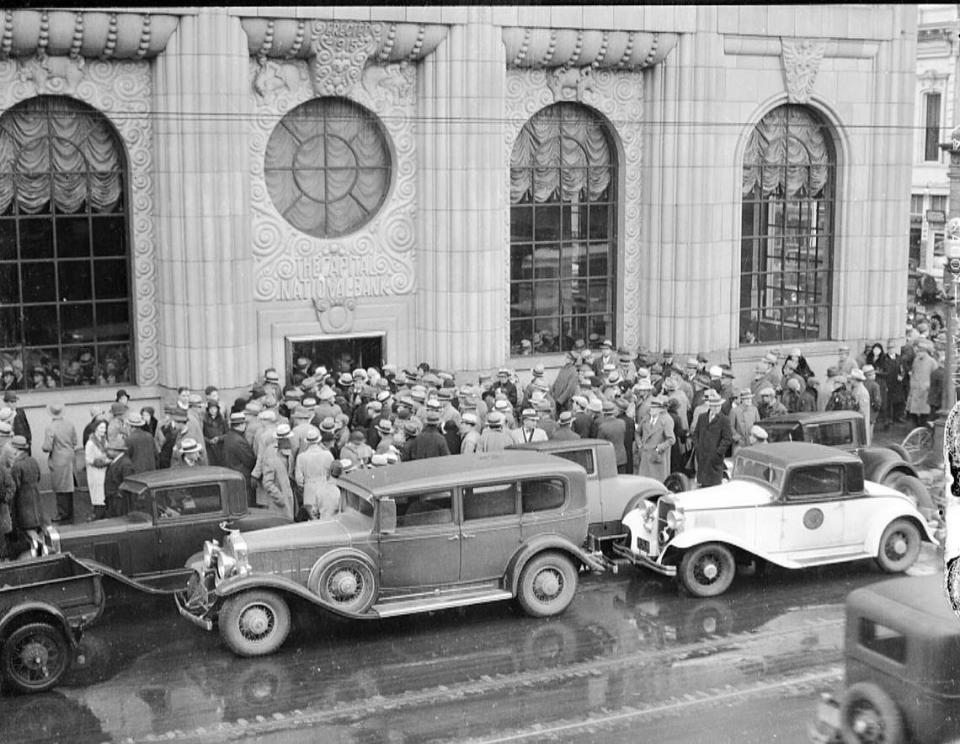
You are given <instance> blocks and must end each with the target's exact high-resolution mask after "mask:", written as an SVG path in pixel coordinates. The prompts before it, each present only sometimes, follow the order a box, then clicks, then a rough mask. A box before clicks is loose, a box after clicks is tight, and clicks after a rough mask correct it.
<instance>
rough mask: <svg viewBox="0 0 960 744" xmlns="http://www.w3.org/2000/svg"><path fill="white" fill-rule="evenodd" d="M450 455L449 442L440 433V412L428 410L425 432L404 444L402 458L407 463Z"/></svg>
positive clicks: (425, 419)
mask: <svg viewBox="0 0 960 744" xmlns="http://www.w3.org/2000/svg"><path fill="white" fill-rule="evenodd" d="M449 454H450V448H449V447H448V446H447V440H446V438H445V437H444V436H443V434H442V433H441V431H440V412H439V411H434V410H430V409H428V410H427V412H426V414H425V418H424V425H423V431H421V432H420V433H419V434H417V435H416V436H415V437H413V438H412V439H408V440H407V441H406V442H404V444H403V449H402V450H401V452H400V456H401V458H402V459H403V461H404V462H407V461H409V460H423V459H426V458H428V457H442V456H443V455H449Z"/></svg>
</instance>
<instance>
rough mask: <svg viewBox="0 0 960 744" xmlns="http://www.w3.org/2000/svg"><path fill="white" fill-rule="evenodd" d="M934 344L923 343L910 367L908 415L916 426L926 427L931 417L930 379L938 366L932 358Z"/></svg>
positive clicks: (918, 347)
mask: <svg viewBox="0 0 960 744" xmlns="http://www.w3.org/2000/svg"><path fill="white" fill-rule="evenodd" d="M931 351H933V344H931V343H930V342H929V341H923V342H921V343H920V344H919V345H918V346H917V355H916V357H915V358H914V360H913V365H912V366H911V367H910V394H909V396H908V397H907V413H909V414H910V415H911V416H912V417H913V420H914V424H915V425H916V426H925V425H926V423H927V418H928V417H929V416H930V402H929V400H928V395H929V393H930V377H931V375H933V370H935V369H936V368H937V366H938V364H937V360H936V359H934V358H933V357H932V356H930V352H931Z"/></svg>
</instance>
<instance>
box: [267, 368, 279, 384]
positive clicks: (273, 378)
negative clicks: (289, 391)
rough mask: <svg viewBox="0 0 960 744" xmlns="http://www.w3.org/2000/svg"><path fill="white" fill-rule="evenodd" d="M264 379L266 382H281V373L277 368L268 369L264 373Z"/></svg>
mask: <svg viewBox="0 0 960 744" xmlns="http://www.w3.org/2000/svg"><path fill="white" fill-rule="evenodd" d="M263 379H264V381H265V382H280V373H279V372H277V370H275V369H268V370H267V371H266V372H264V373H263Z"/></svg>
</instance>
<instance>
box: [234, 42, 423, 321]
mask: <svg viewBox="0 0 960 744" xmlns="http://www.w3.org/2000/svg"><path fill="white" fill-rule="evenodd" d="M278 64H279V65H280V67H279V68H278V70H277V73H278V74H280V75H281V76H282V77H283V79H284V81H287V82H289V83H292V87H289V86H287V85H276V86H270V85H268V86H265V87H264V94H263V95H262V96H258V97H257V98H256V99H255V101H256V105H257V109H256V115H255V116H254V118H253V124H252V126H253V131H252V132H251V138H250V142H251V146H250V147H251V149H250V175H251V205H252V207H253V246H252V249H253V259H254V265H255V269H256V276H257V281H256V284H255V290H254V291H255V299H256V300H258V301H261V302H270V301H309V302H312V303H313V306H314V308H315V309H316V311H317V313H318V318H319V320H320V323H321V327H323V328H324V329H325V330H326V331H327V332H338V333H340V332H344V331H345V330H349V328H350V327H352V322H353V321H352V318H353V316H354V311H355V310H356V308H357V306H358V305H359V304H360V303H362V302H363V301H364V300H365V299H366V298H373V297H385V296H393V295H402V294H410V293H412V292H414V291H415V289H416V272H415V267H414V261H415V250H414V236H415V235H416V231H415V228H414V212H415V208H416V202H415V199H416V153H415V138H414V132H413V118H414V114H415V99H414V95H415V82H416V78H415V74H416V73H415V67H414V66H413V65H409V64H405V63H394V64H387V65H376V64H374V65H371V66H370V67H369V68H367V72H366V73H365V74H363V75H362V76H361V77H360V78H358V79H357V80H358V81H361V80H362V85H353V86H352V87H351V88H350V91H349V93H348V94H347V95H348V97H349V98H351V99H352V100H354V101H356V102H357V103H359V104H361V105H362V106H365V107H366V108H368V109H369V110H371V111H372V112H373V113H375V114H376V115H377V116H378V117H379V119H380V121H381V123H382V125H383V127H384V130H385V133H386V135H387V136H388V137H389V139H390V140H391V143H392V145H393V150H392V152H393V156H394V158H393V162H392V164H391V165H392V176H391V184H390V190H389V193H388V196H387V198H386V201H385V202H384V204H383V206H382V207H381V209H380V211H379V212H378V213H377V214H376V216H374V217H373V219H371V220H370V221H369V222H368V223H367V224H366V225H364V226H363V227H362V228H361V229H359V230H358V231H356V232H354V233H351V234H348V235H345V236H341V237H338V238H334V239H324V238H315V237H312V236H309V235H305V234H304V233H302V232H300V231H298V230H297V229H295V228H294V227H292V226H291V225H290V224H289V223H288V222H287V221H286V220H285V219H284V218H283V216H282V215H280V214H279V213H278V212H277V210H276V207H275V206H274V204H273V202H272V201H271V199H270V197H269V195H268V191H267V188H266V185H265V181H264V169H263V160H264V155H265V152H266V146H267V142H268V140H269V138H270V133H271V131H272V130H273V128H274V127H275V126H276V125H277V123H278V122H279V121H280V120H281V119H282V118H283V116H284V115H286V114H287V113H288V112H289V111H290V110H292V109H294V108H295V107H297V106H299V105H300V104H301V103H303V102H304V101H307V100H309V99H311V98H314V97H315V95H316V93H315V90H314V82H315V81H314V80H313V79H311V78H310V76H309V74H308V65H309V63H308V62H307V61H306V60H297V59H294V60H289V61H287V62H283V63H278ZM260 74H261V68H260V65H259V63H258V62H257V61H256V60H255V59H251V61H250V80H251V85H254V86H255V85H256V79H257V76H258V75H260Z"/></svg>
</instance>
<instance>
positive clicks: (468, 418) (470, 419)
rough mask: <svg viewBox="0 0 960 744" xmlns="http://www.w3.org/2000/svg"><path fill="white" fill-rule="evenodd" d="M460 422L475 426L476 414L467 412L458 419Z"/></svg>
mask: <svg viewBox="0 0 960 744" xmlns="http://www.w3.org/2000/svg"><path fill="white" fill-rule="evenodd" d="M460 421H461V422H463V423H464V424H467V425H468V426H476V425H477V414H475V413H469V412H467V413H465V414H463V416H461V417H460Z"/></svg>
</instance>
